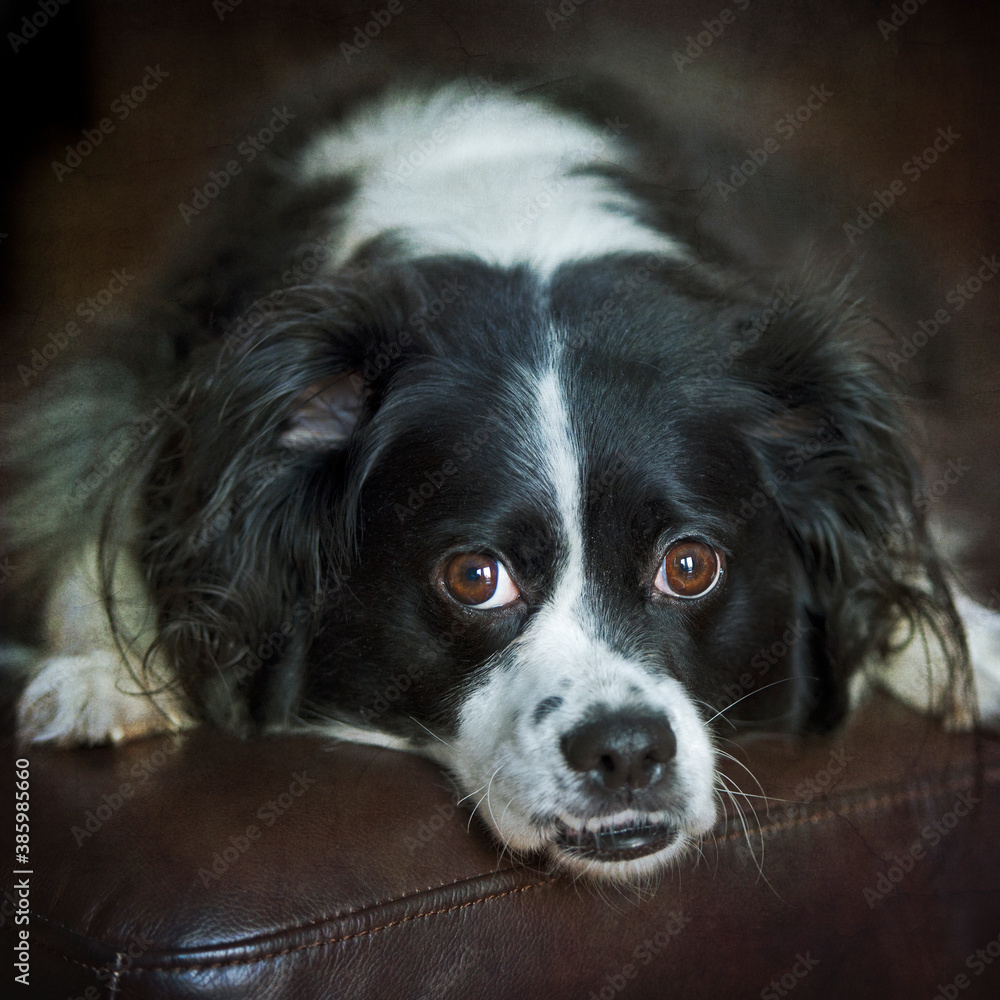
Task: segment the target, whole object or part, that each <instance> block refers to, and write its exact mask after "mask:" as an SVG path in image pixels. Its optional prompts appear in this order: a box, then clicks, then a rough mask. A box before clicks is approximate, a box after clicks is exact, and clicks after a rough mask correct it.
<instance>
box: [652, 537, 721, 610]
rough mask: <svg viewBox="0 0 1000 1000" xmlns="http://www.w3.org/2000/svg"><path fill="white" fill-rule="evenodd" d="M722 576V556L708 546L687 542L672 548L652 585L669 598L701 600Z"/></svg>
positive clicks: (664, 558) (702, 543)
mask: <svg viewBox="0 0 1000 1000" xmlns="http://www.w3.org/2000/svg"><path fill="white" fill-rule="evenodd" d="M721 576H722V557H721V556H720V555H719V553H718V552H716V551H715V549H713V548H712V546H711V545H706V544H705V543H704V542H698V541H694V540H691V539H689V540H687V541H684V542H678V543H677V544H676V545H672V546H671V547H670V548H669V549H668V550H667V554H666V555H665V556H664V557H663V562H662V563H661V564H660V571H659V573H657V574H656V583H655V584H654V586H655V587H656V589H657V590H659V591H660V592H661V593H664V594H670V596H671V597H704V596H705V594H707V593H708V592H709V591H710V590H712V589H714V587H715V585H716V584H717V583H718V582H719V579H720V578H721Z"/></svg>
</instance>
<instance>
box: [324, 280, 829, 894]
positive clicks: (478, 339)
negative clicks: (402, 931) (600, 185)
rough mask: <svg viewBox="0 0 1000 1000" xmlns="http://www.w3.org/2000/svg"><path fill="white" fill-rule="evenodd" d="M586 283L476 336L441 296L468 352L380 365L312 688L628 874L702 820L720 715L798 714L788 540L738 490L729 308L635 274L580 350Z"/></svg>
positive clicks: (781, 721)
mask: <svg viewBox="0 0 1000 1000" xmlns="http://www.w3.org/2000/svg"><path fill="white" fill-rule="evenodd" d="M626 273H627V272H626ZM594 280H595V279H594V277H593V276H587V275H577V276H576V277H575V278H570V277H569V276H567V281H566V287H565V288H564V291H563V294H564V296H565V302H564V303H563V304H562V305H561V306H560V305H558V304H557V305H556V306H555V307H553V308H550V309H549V310H547V311H542V310H539V311H537V313H536V314H534V315H531V314H528V315H524V314H522V316H521V317H520V318H519V319H518V318H516V317H515V316H514V315H512V314H510V313H507V314H506V315H504V318H503V321H504V322H505V323H506V324H509V327H508V329H505V330H499V331H498V332H496V333H494V334H493V335H492V338H491V336H490V335H486V336H484V335H483V332H482V331H481V330H477V329H476V324H482V323H484V322H486V319H484V318H483V317H479V316H476V315H475V308H476V307H473V306H472V304H471V303H470V304H465V305H464V306H462V307H458V306H456V307H455V309H454V313H455V315H453V316H451V317H450V318H449V321H448V322H447V323H444V322H442V323H440V324H439V330H438V335H439V336H441V337H446V338H447V341H448V342H449V343H452V342H453V338H454V337H456V336H459V335H460V333H461V331H462V329H463V328H464V329H465V330H466V331H468V336H469V337H470V338H472V339H474V341H475V343H476V353H475V355H472V354H467V353H465V352H463V351H461V350H454V351H447V352H444V353H442V354H439V355H437V356H428V355H426V354H423V355H420V354H418V355H417V356H415V357H412V358H410V359H409V360H408V361H406V362H403V363H401V364H400V365H399V366H398V368H397V370H396V372H395V373H394V375H393V381H392V386H391V388H389V389H388V390H387V391H386V392H385V395H384V398H383V399H382V400H381V401H380V402H379V403H378V405H377V407H376V408H375V410H374V413H373V416H372V419H371V424H370V425H369V426H368V428H367V430H366V431H363V432H362V435H363V442H362V443H360V444H359V447H358V448H357V455H356V458H355V462H356V463H357V464H358V465H360V466H363V468H364V476H363V484H362V485H361V487H360V494H359V498H358V501H357V504H358V509H359V517H360V521H361V526H360V530H359V532H358V539H359V551H358V555H357V558H356V559H354V560H353V561H352V564H351V567H350V570H349V581H348V583H347V584H346V594H341V595H338V599H337V601H336V602H335V603H333V605H332V606H331V607H330V608H329V610H328V612H327V615H328V618H327V620H326V621H325V623H324V624H325V626H326V627H325V629H324V632H323V634H322V635H321V636H320V637H318V639H317V640H316V644H315V647H314V650H313V654H312V658H313V659H314V661H315V667H314V669H312V670H311V671H310V673H309V681H308V685H309V686H308V689H307V692H306V702H307V703H308V704H311V705H313V706H315V707H319V708H320V710H321V711H324V712H325V713H329V714H331V715H333V716H336V717H340V718H347V719H354V720H357V722H358V723H360V724H361V725H364V726H367V727H374V728H376V729H379V730H384V731H388V732H390V733H396V734H399V735H402V736H405V737H406V738H408V739H410V740H412V741H413V742H415V743H416V744H418V745H421V746H422V747H423V748H424V749H425V751H426V752H429V753H432V754H433V755H434V756H435V757H436V758H437V759H439V760H441V761H442V762H443V763H445V764H446V765H447V766H448V767H449V768H450V769H451V770H452V772H453V773H454V774H455V775H456V777H457V778H458V781H459V784H460V786H461V788H462V790H463V792H464V793H465V794H466V795H467V796H469V797H470V799H471V801H472V802H473V803H474V804H476V806H477V811H478V813H479V814H480V815H481V816H482V817H483V818H484V819H485V821H486V822H487V823H488V824H489V825H490V826H492V827H493V829H494V830H495V832H496V833H497V834H498V835H499V837H500V838H501V840H502V841H503V842H504V843H506V844H508V845H510V846H511V847H512V848H514V849H516V850H521V851H537V850H539V849H543V850H546V851H548V852H550V853H552V854H554V855H556V856H557V857H558V859H559V861H560V862H561V863H562V864H563V866H565V867H570V868H573V869H577V870H585V869H591V870H592V869H597V868H603V869H605V870H606V871H607V872H608V873H614V874H620V875H622V876H625V875H629V874H632V873H635V872H640V871H643V870H652V869H654V868H656V867H658V866H659V865H660V864H661V863H662V862H663V861H664V860H665V859H667V858H669V857H672V856H674V855H676V854H677V853H679V852H680V851H682V850H683V849H684V847H685V846H686V845H687V844H689V843H690V841H691V840H692V838H694V837H697V836H698V835H700V834H702V833H704V832H705V831H706V830H708V829H709V828H710V827H711V826H712V824H713V822H714V819H715V816H716V799H717V797H718V792H719V788H718V787H717V780H718V779H717V777H716V774H715V767H714V763H715V750H714V746H713V731H714V730H715V729H716V728H723V727H728V728H730V729H731V727H732V717H735V718H743V719H757V720H761V721H764V722H766V723H767V724H768V725H769V726H771V727H779V728H780V727H786V728H792V727H797V726H799V725H801V724H802V722H803V719H804V713H805V712H806V711H807V710H808V705H809V703H810V700H809V695H810V691H811V690H812V689H813V686H814V684H815V681H816V678H815V677H813V676H812V673H813V669H814V668H813V664H812V663H811V659H810V650H809V640H810V628H809V625H808V622H807V620H806V610H805V604H806V601H805V592H806V591H805V586H804V582H803V579H802V575H801V573H802V571H801V562H800V561H798V560H796V558H795V550H794V546H793V543H792V540H791V539H790V537H789V535H788V532H787V530H785V528H784V527H783V525H782V524H781V522H780V518H779V517H778V516H777V513H776V511H775V509H774V508H773V506H770V505H769V506H768V507H767V508H766V509H759V508H758V507H756V506H753V505H752V504H750V505H749V506H744V504H745V502H747V501H749V500H750V498H752V497H753V496H754V493H755V491H756V490H757V489H758V488H759V487H758V479H759V473H758V472H757V471H756V465H755V462H754V460H753V457H752V455H751V453H750V450H749V447H748V445H747V443H746V441H745V440H744V430H745V427H746V425H747V417H748V414H747V411H746V407H747V406H748V405H751V403H752V402H753V401H754V400H753V399H752V394H750V393H748V392H747V391H746V390H745V389H741V387H740V386H739V385H738V383H737V382H736V380H734V379H731V378H727V377H726V376H725V374H724V373H723V374H721V375H720V371H721V366H716V367H713V359H714V358H715V357H718V355H717V354H715V353H714V352H716V351H717V350H718V349H719V345H720V344H721V343H723V342H724V340H725V337H726V336H727V335H729V336H731V335H733V334H734V333H735V326H736V324H737V323H738V322H739V321H740V320H741V319H742V320H746V319H747V315H746V313H741V311H740V310H739V309H735V308H732V309H721V310H720V309H719V308H718V305H717V304H714V303H712V304H710V303H706V302H698V301H696V300H694V299H693V298H687V297H685V296H683V295H681V294H678V293H677V292H675V291H672V290H668V289H664V288H661V289H659V290H658V291H656V290H654V289H652V288H644V289H642V296H641V297H642V298H644V299H645V300H646V301H643V302H637V303H635V304H634V308H631V309H628V310H627V311H626V312H625V313H624V314H623V315H620V316H617V317H615V318H614V319H609V320H607V321H605V322H604V324H603V328H602V329H601V330H600V331H599V332H600V337H599V338H597V339H595V337H594V332H595V331H594V330H593V328H592V326H591V327H588V326H587V324H586V313H587V311H588V310H587V306H588V304H589V298H588V297H586V296H585V297H584V300H583V302H582V303H581V302H580V298H581V293H580V286H581V285H583V286H586V285H587V284H592V283H593V281H594ZM555 295H556V297H557V298H558V296H559V289H558V286H557V288H556V291H555ZM570 303H573V304H572V305H570ZM496 304H497V305H498V306H499V305H500V303H499V302H497V303H496ZM498 321H499V317H493V318H492V322H493V323H495V324H497V325H499V323H498ZM744 326H745V324H744ZM713 328H718V329H713ZM446 329H447V330H448V332H447V333H446V332H445V331H446ZM720 333H721V334H722V335H721V336H720ZM491 339H494V340H495V343H494V344H493V345H490V344H489V341H490V340H491ZM706 340H709V341H710V343H706ZM484 341H486V343H484ZM463 355H464V356H463ZM717 368H718V369H719V371H717V370H716V369H717ZM756 403H757V404H758V405H759V404H760V400H759V398H758V399H756ZM741 511H742V512H743V513H742V515H741V513H740V512H741ZM789 633H791V637H792V638H791V639H790V641H789V643H788V645H787V648H784V649H782V656H781V657H780V658H777V657H774V656H770V657H769V661H763V663H761V662H760V657H761V656H762V655H765V656H766V655H768V652H769V650H770V648H771V646H772V645H773V644H774V642H775V637H778V638H779V641H780V637H781V636H782V635H784V636H786V638H789ZM755 657H756V658H757V661H756V662H755ZM752 662H755V666H754V667H751V666H750V664H751V663H752ZM748 678H749V679H748ZM760 688H766V690H765V691H760V690H759V689H760ZM727 709H729V710H730V711H729V713H728V715H723V712H724V711H725V710H727ZM723 719H726V720H728V721H723Z"/></svg>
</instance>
